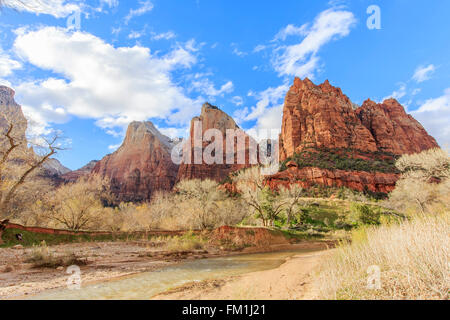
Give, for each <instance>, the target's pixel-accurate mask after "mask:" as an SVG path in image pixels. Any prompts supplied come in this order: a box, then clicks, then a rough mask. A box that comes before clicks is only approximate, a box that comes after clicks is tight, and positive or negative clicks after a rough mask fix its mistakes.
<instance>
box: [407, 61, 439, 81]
mask: <svg viewBox="0 0 450 320" xmlns="http://www.w3.org/2000/svg"><path fill="white" fill-rule="evenodd" d="M435 70H436V67H435V66H434V65H433V64H429V65H428V66H419V67H418V68H417V69H416V71H415V72H414V75H413V77H412V78H413V80H414V81H416V82H418V83H420V82H424V81H426V80H429V79H430V78H431V75H432V74H433V72H434V71H435Z"/></svg>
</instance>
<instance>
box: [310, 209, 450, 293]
mask: <svg viewBox="0 0 450 320" xmlns="http://www.w3.org/2000/svg"><path fill="white" fill-rule="evenodd" d="M449 230H450V215H449V214H448V213H445V214H440V215H436V216H435V215H422V216H419V217H416V218H415V219H413V220H411V221H405V222H402V223H401V224H395V225H391V226H381V227H378V228H375V227H371V228H368V229H365V230H362V231H361V230H360V231H359V232H358V233H357V234H356V235H355V237H354V238H353V239H354V241H353V243H352V244H350V245H343V246H341V247H340V248H338V249H337V251H336V254H335V255H334V256H333V257H332V258H330V259H328V260H326V261H324V262H323V265H322V267H321V270H320V273H319V276H318V284H319V289H320V294H321V297H322V298H324V299H448V298H449V289H450V283H449V272H450V270H449V268H450V265H449V264H450V263H449V260H448V259H449V254H450V234H449ZM374 265H375V266H378V267H379V268H380V270H381V277H380V280H381V289H378V290H376V289H368V288H367V280H368V274H367V270H368V268H369V267H370V266H374Z"/></svg>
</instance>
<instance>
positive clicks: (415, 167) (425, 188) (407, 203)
mask: <svg viewBox="0 0 450 320" xmlns="http://www.w3.org/2000/svg"><path fill="white" fill-rule="evenodd" d="M396 165H397V167H398V169H399V170H401V171H402V176H401V178H400V180H399V181H397V185H396V188H395V190H394V191H393V192H392V193H391V194H390V196H389V200H388V201H387V202H386V205H387V206H390V207H392V208H394V209H397V210H400V211H403V212H407V211H411V212H412V213H415V212H421V213H425V212H429V211H430V208H432V207H433V209H436V207H437V206H440V207H441V208H442V209H444V211H445V210H448V209H450V157H449V156H448V153H447V152H445V151H443V150H441V149H431V150H427V151H424V152H421V153H419V154H412V155H404V156H402V157H401V158H400V159H399V160H398V161H397V163H396ZM433 211H434V210H433Z"/></svg>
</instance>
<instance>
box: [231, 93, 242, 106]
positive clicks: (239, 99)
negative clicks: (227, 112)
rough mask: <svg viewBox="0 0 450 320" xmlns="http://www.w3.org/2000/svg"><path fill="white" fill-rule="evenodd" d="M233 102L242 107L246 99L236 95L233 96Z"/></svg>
mask: <svg viewBox="0 0 450 320" xmlns="http://www.w3.org/2000/svg"><path fill="white" fill-rule="evenodd" d="M231 102H232V103H233V104H235V105H236V106H238V107H240V106H242V105H243V104H244V99H242V97H240V96H234V97H233V98H231Z"/></svg>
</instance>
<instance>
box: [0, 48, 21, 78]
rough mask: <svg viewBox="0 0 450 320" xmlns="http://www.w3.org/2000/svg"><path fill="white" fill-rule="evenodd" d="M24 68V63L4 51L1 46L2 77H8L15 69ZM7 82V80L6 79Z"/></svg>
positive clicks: (0, 63) (0, 67) (0, 70)
mask: <svg viewBox="0 0 450 320" xmlns="http://www.w3.org/2000/svg"><path fill="white" fill-rule="evenodd" d="M20 68H22V64H21V63H20V62H18V61H16V60H13V59H11V57H10V56H9V55H8V54H7V53H5V52H3V51H2V49H1V48H0V78H2V77H7V76H9V75H11V74H12V73H13V71H14V70H16V69H20ZM4 81H5V82H6V80H4Z"/></svg>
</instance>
